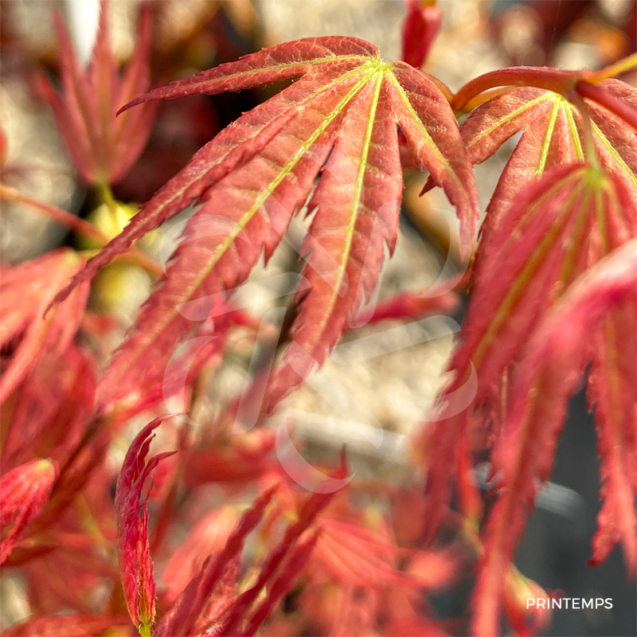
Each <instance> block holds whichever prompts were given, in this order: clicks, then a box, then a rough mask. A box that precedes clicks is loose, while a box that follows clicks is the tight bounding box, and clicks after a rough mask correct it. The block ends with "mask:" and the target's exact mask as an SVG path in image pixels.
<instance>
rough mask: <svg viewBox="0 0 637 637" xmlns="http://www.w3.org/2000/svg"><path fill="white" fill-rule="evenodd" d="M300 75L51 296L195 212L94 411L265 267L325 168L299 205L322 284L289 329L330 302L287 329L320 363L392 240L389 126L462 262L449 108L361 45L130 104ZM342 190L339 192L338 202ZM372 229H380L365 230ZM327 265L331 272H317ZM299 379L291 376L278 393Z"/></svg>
mask: <svg viewBox="0 0 637 637" xmlns="http://www.w3.org/2000/svg"><path fill="white" fill-rule="evenodd" d="M298 75H302V76H303V77H302V79H301V80H300V81H298V82H297V83H296V84H293V85H292V86H290V87H288V88H287V89H285V90H284V91H283V92H281V93H280V94H279V95H278V96H276V97H275V98H273V99H271V100H269V101H268V102H266V103H265V104H263V105H261V106H260V107H258V108H257V109H255V110H254V111H251V112H250V113H247V114H245V115H244V116H243V117H242V118H240V119H239V120H238V121H237V122H236V123H235V124H234V125H232V126H230V127H229V128H228V129H226V130H225V131H223V132H222V133H220V134H219V135H218V136H217V137H216V138H215V139H214V140H213V141H212V142H211V143H210V144H209V145H208V146H207V147H206V148H205V149H202V151H200V153H199V154H198V155H197V156H195V158H194V160H193V163H192V164H191V165H190V166H188V167H187V168H186V169H184V170H183V171H182V172H181V173H180V174H179V175H178V176H177V177H175V179H174V180H172V181H171V182H169V184H167V185H166V187H165V188H164V189H163V190H162V191H160V192H159V193H158V195H156V197H155V198H153V200H152V201H151V202H150V203H149V204H148V205H147V206H146V207H145V208H144V209H143V210H142V211H141V212H140V213H139V215H138V216H137V217H135V219H133V221H132V222H131V224H130V226H129V227H128V228H127V229H126V230H125V231H124V232H123V233H122V235H120V237H118V238H116V239H114V240H113V241H112V242H111V243H110V244H109V245H108V246H107V247H106V248H105V250H104V251H103V252H102V253H101V254H100V255H98V256H97V257H96V258H94V259H93V260H92V261H90V262H89V263H88V265H87V267H86V268H85V269H84V270H83V272H81V273H80V274H79V275H78V276H77V277H76V278H75V280H74V281H73V282H72V284H71V285H70V286H69V287H68V288H67V290H65V291H64V292H63V293H62V294H61V295H59V297H58V300H59V298H63V296H64V294H66V293H67V292H68V290H69V289H71V288H72V286H73V285H75V284H77V283H78V282H79V281H82V280H85V279H86V278H89V277H91V276H92V275H93V274H94V273H95V271H96V269H97V268H98V267H100V266H102V265H104V264H106V263H108V262H109V261H110V260H111V259H112V258H113V257H115V256H116V255H117V254H118V253H119V252H121V251H122V250H125V249H127V248H128V247H129V246H130V244H131V242H132V241H133V240H135V239H136V238H138V237H139V236H140V235H141V234H143V233H144V232H146V231H148V230H150V229H152V228H154V227H156V226H157V225H158V224H159V223H161V221H163V220H164V219H166V218H168V217H169V216H172V215H174V214H176V213H177V212H178V211H179V210H180V209H182V208H183V207H184V206H185V205H187V204H188V203H189V202H190V200H191V199H193V198H195V199H199V200H204V201H205V204H204V206H203V207H202V208H201V209H200V210H199V211H198V212H197V214H196V215H195V216H194V217H193V219H192V220H191V222H190V223H189V224H188V227H187V229H186V237H185V240H184V242H183V243H182V245H181V246H180V247H179V249H178V250H177V252H176V253H175V255H174V258H173V261H172V263H171V265H170V267H169V269H168V272H167V276H166V277H165V278H164V280H163V281H162V282H161V283H160V286H159V289H157V290H156V292H155V293H154V294H153V296H152V297H151V299H150V301H149V302H148V304H147V305H146V306H145V308H144V309H143V311H142V314H141V316H140V319H139V321H138V323H137V326H136V328H135V330H134V331H133V332H132V334H131V335H130V337H129V340H128V341H127V342H126V343H125V344H124V346H123V347H122V349H121V350H120V351H119V352H118V354H117V355H116V357H115V360H114V361H113V363H112V365H111V367H110V369H109V371H108V373H107V375H106V378H105V379H104V382H103V384H102V388H101V401H102V403H104V404H109V403H112V402H113V401H115V400H117V399H118V398H120V397H121V396H122V395H123V393H125V392H126V391H127V390H128V388H130V387H132V386H133V385H134V382H132V381H135V380H137V381H139V382H142V381H147V380H148V378H150V377H152V376H153V375H154V376H156V375H157V374H158V373H161V371H162V369H163V366H164V365H165V361H166V358H165V357H167V356H168V355H169V354H170V352H171V350H172V348H173V347H174V345H175V343H177V342H178V341H179V340H180V339H181V338H183V336H184V335H185V333H186V332H187V331H188V330H189V328H190V327H191V325H192V322H193V321H201V320H203V319H205V318H207V311H209V309H210V307H211V306H212V304H213V302H214V299H215V298H216V296H217V295H218V294H220V293H223V292H225V291H226V290H231V289H233V288H234V287H236V286H238V285H240V284H241V283H242V282H243V281H244V280H245V279H246V277H247V276H248V274H249V272H250V270H251V269H252V267H253V266H254V265H255V263H256V261H257V259H258V258H259V256H260V255H261V253H262V252H263V253H264V254H265V258H266V261H267V259H268V258H269V257H270V255H271V254H272V252H273V251H274V249H275V248H276V246H277V244H278V243H279V242H280V240H281V237H282V235H283V233H284V232H285V230H286V228H287V226H288V224H289V222H290V219H291V217H292V216H294V215H295V214H296V213H297V212H298V211H299V210H300V209H301V208H302V207H303V204H304V203H305V202H306V199H307V198H308V196H309V194H310V192H311V190H312V187H313V185H314V180H315V178H316V176H317V175H318V174H319V171H320V170H321V168H323V164H324V163H325V161H326V159H327V158H328V156H330V159H329V161H328V163H327V164H326V166H325V170H324V173H323V176H322V178H321V182H323V181H325V183H320V184H319V186H318V188H317V191H316V193H315V195H314V197H313V199H312V201H311V204H310V205H311V206H312V207H316V208H318V212H317V217H316V220H315V222H314V226H313V228H314V231H313V233H312V235H313V238H312V239H310V240H308V244H309V243H311V247H307V249H310V250H313V252H312V256H311V260H312V262H311V263H310V264H309V269H308V271H307V273H308V278H309V275H310V272H314V273H315V274H316V276H321V277H323V278H324V281H325V284H322V283H321V284H320V285H321V286H322V288H323V289H319V290H318V291H317V293H316V294H312V293H310V294H309V295H308V297H307V298H306V299H305V302H304V304H303V311H302V315H301V316H299V322H300V323H299V324H300V325H301V324H304V323H305V322H306V319H305V317H306V316H310V317H313V316H314V314H315V313H316V312H317V306H318V305H319V304H321V303H322V302H323V301H326V300H327V299H329V298H332V299H333V300H332V301H329V300H327V302H326V303H325V311H323V312H322V315H321V319H322V326H321V327H320V328H319V329H318V330H316V331H315V330H309V331H307V330H305V329H304V328H303V327H299V328H298V329H297V328H296V327H295V328H294V329H295V331H297V332H298V333H299V340H300V344H299V345H298V347H299V348H300V350H302V351H303V352H305V355H306V357H309V359H312V360H314V361H316V362H318V363H322V362H323V360H324V359H325V357H326V355H327V353H328V351H329V349H330V348H331V347H332V346H333V345H334V344H335V343H336V341H337V340H338V338H339V337H340V334H341V333H342V331H343V329H344V324H345V321H346V320H347V319H348V318H349V316H350V315H351V313H352V312H353V311H355V310H356V308H357V307H358V306H359V305H360V301H361V300H362V298H363V297H364V296H365V295H366V294H369V293H370V292H371V290H372V289H373V288H374V287H375V285H376V282H377V280H378V275H379V269H380V266H381V264H382V250H383V243H388V244H390V245H391V244H392V243H393V241H394V237H395V228H396V224H397V215H398V209H399V208H398V203H397V202H398V200H399V198H400V192H401V189H402V179H401V170H400V165H399V162H398V153H397V140H398V130H397V127H398V126H400V128H401V129H402V130H403V132H404V134H405V137H406V139H407V142H408V144H409V145H410V147H411V149H412V153H413V155H414V157H415V158H416V160H417V163H418V165H419V167H421V168H422V169H427V170H429V171H430V173H431V175H432V178H433V179H434V181H435V183H436V184H439V185H441V186H442V187H443V188H444V190H445V192H446V193H447V196H448V197H449V199H450V200H451V201H452V203H454V204H455V205H456V207H457V209H458V216H459V217H460V220H461V222H462V229H463V230H462V232H463V243H462V245H463V248H464V249H465V252H466V251H467V250H468V247H469V245H470V242H471V238H472V235H473V233H474V231H475V225H476V221H477V219H478V207H477V198H476V194H475V188H474V186H473V178H472V174H471V167H470V164H469V162H468V160H467V157H466V155H465V152H464V148H463V144H462V140H461V137H460V134H459V130H458V127H457V123H456V120H455V117H454V115H453V113H452V111H451V109H450V107H449V104H448V102H447V99H446V98H445V96H444V95H443V94H442V93H441V92H440V89H439V88H438V86H437V85H436V83H435V82H434V81H432V80H431V79H430V78H429V77H427V76H425V75H422V74H420V73H418V72H417V71H416V70H415V69H413V68H412V67H410V66H409V65H407V64H404V63H402V62H397V63H393V64H386V63H384V62H382V61H381V60H380V58H379V57H378V51H377V50H376V49H375V47H373V46H372V45H370V44H368V43H366V42H363V41H362V40H358V39H355V38H334V37H326V38H313V39H307V40H300V41H298V42H292V43H288V44H284V45H280V46H277V47H274V48H272V49H266V50H264V51H261V52H260V53H256V54H253V55H250V56H247V57H245V58H242V59H241V60H239V61H238V62H233V63H230V64H225V65H222V66H220V67H218V68H215V69H212V70H210V71H206V72H205V73H203V74H200V75H199V76H195V77H194V78H191V79H188V80H183V81H180V82H177V83H175V84H173V85H170V86H168V87H165V88H163V89H157V90H155V91H151V92H150V93H149V94H148V95H146V96H142V97H140V98H138V99H137V100H135V101H134V102H133V104H135V103H140V102H146V101H149V100H154V99H161V98H171V97H179V96H182V95H191V94H195V93H217V92H221V91H226V90H239V89H241V88H246V87H248V86H259V85H262V84H266V83H268V82H272V81H275V80H281V79H285V78H291V77H294V76H298ZM131 105H132V104H131ZM337 139H338V142H337ZM335 142H337V144H336V147H334V144H335ZM376 144H378V145H379V146H380V148H382V151H381V150H379V149H378V148H376ZM332 149H333V150H334V152H333V154H332V155H330V151H332ZM346 153H352V155H351V157H345V156H344V155H345V154H346ZM338 170H343V171H344V174H343V178H344V180H345V181H343V182H342V183H337V182H338V179H339V176H338V175H336V171H338ZM340 186H343V190H344V193H336V191H337V189H338V187H340ZM385 190H386V191H385ZM337 194H338V202H336V200H335V197H336V195H337ZM375 218H378V220H379V222H378V223H377V224H373V223H371V222H372V220H374V219H375ZM343 228H344V229H345V232H344V233H343V236H342V237H341V238H340V239H339V237H337V236H336V235H337V234H338V233H339V232H341V233H342V229H343ZM322 233H324V236H321V235H322ZM328 233H333V239H332V240H330V239H328V237H327V234H328ZM316 236H319V237H320V239H319V241H318V242H317V241H316V240H315V238H316ZM323 243H325V246H323ZM319 247H321V248H323V249H322V251H320V254H318V252H319V250H318V248H319ZM368 253H369V258H367V256H368ZM326 255H327V256H326ZM325 261H327V262H328V265H327V267H328V268H329V272H323V270H325V267H326V265H325ZM319 262H320V263H319ZM319 270H320V271H319ZM316 276H314V275H312V278H313V279H314V282H315V283H316ZM346 279H347V281H348V286H347V288H344V286H343V285H342V284H343V282H344V281H345V280H346ZM318 285H319V284H318V283H317V286H318ZM334 286H335V287H334ZM328 288H332V290H331V292H330V291H329V289H328ZM345 289H347V290H348V291H347V292H345ZM151 352H153V354H152V355H151ZM159 352H161V354H160V355H159V356H157V353H159ZM149 361H152V362H153V364H152V365H150V366H148V362H149ZM304 367H305V368H307V365H305V363H304ZM140 374H141V376H140ZM302 375H303V373H302V374H301V375H300V376H302ZM300 376H299V375H298V374H296V373H291V372H289V369H288V370H287V371H286V372H285V378H283V380H282V381H281V382H279V383H278V385H279V388H278V389H277V391H276V394H277V395H282V393H284V392H285V391H286V389H289V387H290V386H292V385H294V384H296V383H298V381H299V378H300ZM288 377H289V378H288ZM275 398H276V396H275ZM273 402H275V401H273Z"/></svg>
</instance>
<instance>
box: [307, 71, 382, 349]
mask: <svg viewBox="0 0 637 637" xmlns="http://www.w3.org/2000/svg"><path fill="white" fill-rule="evenodd" d="M384 77H385V72H384V71H382V70H381V71H378V72H377V79H376V87H375V88H374V94H373V96H372V99H371V105H370V108H369V115H368V119H367V128H366V129H365V137H364V138H363V145H362V148H361V155H360V161H359V166H358V174H357V175H356V182H355V186H354V196H353V197H352V200H351V212H350V218H349V223H348V225H347V232H346V235H345V246H344V248H343V250H342V252H341V260H340V264H339V266H340V267H339V272H338V276H337V278H336V282H335V285H334V286H333V287H332V294H331V295H330V300H329V303H328V307H327V311H326V312H325V313H324V314H323V318H322V320H321V324H320V327H319V330H317V334H322V333H323V330H324V329H325V326H326V325H327V321H328V320H329V317H330V316H331V315H332V312H333V311H334V306H335V305H336V300H337V298H338V297H340V296H341V294H340V289H341V285H342V283H343V277H344V276H345V270H346V268H347V263H348V262H349V257H350V252H351V249H352V242H353V239H354V232H355V229H356V220H357V219H358V211H359V207H360V200H361V196H362V194H363V182H364V180H365V172H366V170H367V158H368V157H369V149H370V145H371V138H372V134H373V132H374V125H375V124H376V111H377V109H378V101H379V99H380V91H381V88H382V85H383V81H384ZM370 79H371V78H370ZM315 340H316V339H315Z"/></svg>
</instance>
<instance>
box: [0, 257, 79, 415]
mask: <svg viewBox="0 0 637 637" xmlns="http://www.w3.org/2000/svg"><path fill="white" fill-rule="evenodd" d="M82 265H83V259H82V257H80V255H78V254H77V253H75V252H73V251H72V250H66V249H62V250H56V251H54V252H49V253H48V254H45V255H44V256H41V257H38V258H37V259H33V260H32V261H28V262H26V263H22V264H20V265H17V266H14V267H10V268H6V269H4V268H3V269H2V276H1V277H0V296H1V297H2V303H1V304H0V347H2V348H4V349H5V352H10V355H9V356H7V358H8V360H7V361H6V362H5V363H4V367H3V369H2V372H3V373H2V378H0V403H2V402H4V401H5V400H6V398H7V396H8V395H9V394H10V393H11V392H12V391H13V390H14V389H15V388H16V387H17V386H18V385H19V384H20V382H21V381H22V380H23V379H24V378H25V376H26V375H27V374H28V373H29V372H30V370H31V369H32V368H33V366H34V365H35V364H36V363H37V362H38V360H40V359H41V358H42V357H43V356H44V355H45V354H46V353H47V352H56V353H58V354H63V353H64V351H65V350H66V348H67V347H68V346H69V344H70V343H71V342H72V340H73V338H74V337H75V333H76V332H77V329H78V327H79V325H80V321H81V320H82V316H83V314H84V308H85V305H86V300H87V296H88V284H86V283H85V284H82V285H80V286H79V287H78V288H76V289H75V290H74V291H73V293H72V295H71V296H69V297H68V298H67V299H65V300H64V302H63V303H60V304H59V305H57V306H56V307H55V308H52V309H51V311H49V312H46V309H47V307H48V306H49V305H50V303H51V300H52V299H53V297H54V296H55V294H56V293H57V291H58V290H60V288H61V287H62V286H63V285H64V284H65V283H66V281H67V280H68V278H69V276H72V275H73V274H75V272H77V270H78V268H80V267H81V266H82ZM45 313H46V315H45Z"/></svg>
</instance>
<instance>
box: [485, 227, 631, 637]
mask: <svg viewBox="0 0 637 637" xmlns="http://www.w3.org/2000/svg"><path fill="white" fill-rule="evenodd" d="M636 308H637V239H633V240H631V241H630V242H629V243H627V244H626V245H624V247H622V248H620V249H619V250H616V251H615V252H613V253H612V254H611V255H609V256H606V257H605V258H604V259H603V260H602V261H600V262H599V263H598V264H597V265H596V266H594V267H593V268H592V269H591V270H590V271H589V272H587V273H586V274H585V275H584V276H582V277H581V278H580V280H578V281H577V283H576V284H574V285H573V286H572V287H571V288H570V289H569V290H568V292H567V293H566V294H565V295H564V297H563V298H562V299H561V300H560V302H559V303H558V304H557V306H556V307H555V308H554V309H553V310H551V312H550V313H549V314H548V315H547V316H546V317H545V318H544V320H543V321H542V323H541V325H540V326H539V327H538V329H537V331H536V332H535V335H534V336H533V339H532V341H531V343H530V345H529V347H528V349H527V352H528V353H527V355H526V356H525V358H524V360H523V362H522V363H521V366H520V371H519V374H518V379H517V382H516V384H515V386H514V388H513V390H512V393H511V405H510V410H509V416H508V420H507V423H506V426H505V430H504V432H503V437H502V444H501V447H502V450H501V454H500V460H501V466H500V467H499V468H500V470H501V480H499V484H498V486H499V487H502V490H501V491H500V495H499V497H498V500H497V502H496V504H495V506H494V508H493V510H492V512H491V515H490V519H489V521H488V524H487V531H486V546H485V557H484V562H483V564H482V568H481V571H480V574H479V577H478V583H477V587H476V591H475V599H474V607H475V609H476V610H475V617H474V622H473V625H474V630H473V633H474V634H476V635H478V636H485V637H487V636H488V637H491V636H492V635H496V634H498V608H499V606H500V599H501V593H502V585H503V583H502V582H503V578H502V572H503V571H504V569H505V568H506V567H507V564H508V562H509V560H511V559H512V556H513V552H514V550H515V546H516V544H517V542H518V540H519V538H520V535H521V532H522V529H523V526H524V519H525V512H526V509H527V508H528V506H529V504H530V503H532V502H533V499H534V497H535V492H536V485H537V481H538V480H545V479H546V478H547V474H548V471H549V469H550V464H551V462H552V450H553V449H554V447H555V440H556V438H557V435H558V432H559V429H560V428H561V425H562V422H563V420H564V416H565V413H566V403H567V400H568V398H569V396H570V395H571V393H572V392H573V391H574V389H575V387H576V384H577V381H578V379H579V377H580V375H581V374H582V371H583V369H584V366H585V365H586V362H587V360H588V359H589V358H590V357H589V353H590V350H589V349H588V348H587V347H586V345H587V344H588V343H589V342H590V340H591V335H593V339H595V338H596V337H598V336H599V337H600V338H602V339H605V338H607V337H608V336H609V333H610V334H612V331H611V330H610V329H609V325H610V326H613V327H614V323H615V321H617V320H618V317H619V316H620V315H624V316H625V317H628V316H630V317H631V318H632V323H630V325H629V327H630V329H628V330H627V331H626V332H623V347H624V348H625V349H626V350H627V352H628V356H627V357H626V360H625V363H626V367H625V368H624V370H623V371H626V372H628V373H629V378H630V382H631V383H632V387H629V388H627V390H626V396H627V401H628V403H629V404H628V405H626V406H627V407H628V409H627V411H626V412H625V413H622V414H621V416H620V417H619V418H618V419H617V420H616V421H615V422H612V416H611V415H610V414H609V413H608V412H609V411H611V410H612V408H615V409H619V408H621V405H620V404H619V403H618V402H614V399H615V398H617V399H620V400H621V398H620V392H621V391H622V390H623V389H624V388H623V387H620V386H616V387H614V388H613V389H614V390H615V391H612V390H611V391H604V390H602V392H601V394H600V400H599V402H598V407H597V418H598V421H599V429H600V451H601V453H602V472H603V474H604V476H603V477H604V478H605V481H606V482H605V488H604V491H605V497H606V500H605V502H604V505H603V507H602V514H600V524H605V527H603V528H600V532H601V533H602V535H603V536H607V535H609V536H610V537H611V538H613V539H615V538H616V537H617V535H621V537H622V539H623V541H624V548H625V553H626V556H627V560H628V562H629V564H630V566H631V569H632V570H633V572H634V569H635V560H636V558H637V548H636V542H637V540H636V531H637V526H636V522H635V506H634V501H635V495H636V491H637V485H636V482H635V477H636V470H635V462H636V456H637V448H636V446H635V379H636V378H637V374H636V371H635V366H636V365H637V357H636V356H635V353H636V349H635V340H636V338H637V337H636V334H635V329H634V326H635V322H634V321H635V316H636V315H635V311H636ZM606 345H608V343H606ZM597 355H598V352H597V351H596V352H595V354H594V356H597ZM611 358H612V357H611V356H607V358H606V360H605V362H608V361H609V360H610V359H611ZM594 365H600V362H599V360H598V361H597V362H595V363H594ZM600 371H601V372H602V373H606V372H607V371H608V370H607V368H602V369H601V370H600ZM613 379H615V378H614V377H613ZM603 394H605V395H606V396H607V398H602V395H603ZM614 394H615V396H614ZM605 403H608V404H605ZM600 411H601V412H602V413H601V414H600ZM624 425H625V428H624ZM547 450H548V454H547ZM547 457H548V458H549V459H548V461H547ZM609 520H610V525H609V524H608V522H609ZM599 542H601V543H602V544H603V543H604V542H605V539H604V538H602V539H601V540H599ZM595 549H596V551H597V550H598V549H599V547H598V546H596V547H595ZM603 551H604V552H605V548H604V549H603Z"/></svg>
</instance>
